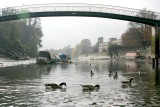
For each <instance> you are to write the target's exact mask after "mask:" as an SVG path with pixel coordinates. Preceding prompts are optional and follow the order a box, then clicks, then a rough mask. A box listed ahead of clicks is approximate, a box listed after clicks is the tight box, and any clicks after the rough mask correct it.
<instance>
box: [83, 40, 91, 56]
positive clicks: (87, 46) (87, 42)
mask: <svg viewBox="0 0 160 107" xmlns="http://www.w3.org/2000/svg"><path fill="white" fill-rule="evenodd" d="M90 53H91V42H90V40H89V39H83V40H82V41H81V43H80V54H81V55H83V54H84V55H88V54H90Z"/></svg>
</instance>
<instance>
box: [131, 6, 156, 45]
mask: <svg viewBox="0 0 160 107" xmlns="http://www.w3.org/2000/svg"><path fill="white" fill-rule="evenodd" d="M137 16H141V17H144V18H150V19H155V18H156V15H155V14H154V12H152V11H148V10H146V9H143V10H142V11H140V12H139V13H138V15H137ZM129 29H132V30H134V35H137V36H138V37H139V38H136V39H138V42H139V43H140V44H141V47H143V48H145V47H148V46H150V45H151V35H152V34H151V33H152V32H151V29H152V26H150V25H146V24H142V23H137V22H130V23H129ZM130 31H131V30H130Z"/></svg>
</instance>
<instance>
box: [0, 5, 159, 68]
mask: <svg viewBox="0 0 160 107" xmlns="http://www.w3.org/2000/svg"><path fill="white" fill-rule="evenodd" d="M6 11H9V12H6ZM49 16H83V17H101V18H111V19H119V20H126V21H133V22H138V23H144V24H148V25H152V26H153V28H152V33H153V34H152V46H151V47H152V58H153V66H154V62H155V63H156V67H157V68H158V58H159V27H160V13H157V12H153V11H143V10H138V9H131V8H124V7H116V6H109V5H99V4H80V3H76V4H75V3H54V4H41V5H27V6H20V7H9V8H2V9H0V22H3V21H10V20H17V19H24V18H34V17H49ZM155 60H156V61H155Z"/></svg>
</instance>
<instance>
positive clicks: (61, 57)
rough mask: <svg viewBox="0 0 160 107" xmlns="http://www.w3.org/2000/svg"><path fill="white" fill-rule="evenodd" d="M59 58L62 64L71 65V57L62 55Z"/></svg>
mask: <svg viewBox="0 0 160 107" xmlns="http://www.w3.org/2000/svg"><path fill="white" fill-rule="evenodd" d="M59 58H60V62H61V63H70V61H71V57H70V55H64V54H62V55H59Z"/></svg>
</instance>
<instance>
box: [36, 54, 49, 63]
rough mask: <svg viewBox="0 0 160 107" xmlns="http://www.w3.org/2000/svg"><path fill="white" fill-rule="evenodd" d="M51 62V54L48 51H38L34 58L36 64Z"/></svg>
mask: <svg viewBox="0 0 160 107" xmlns="http://www.w3.org/2000/svg"><path fill="white" fill-rule="evenodd" d="M49 63H51V55H50V53H49V52H48V51H39V54H38V56H37V59H36V64H49Z"/></svg>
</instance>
